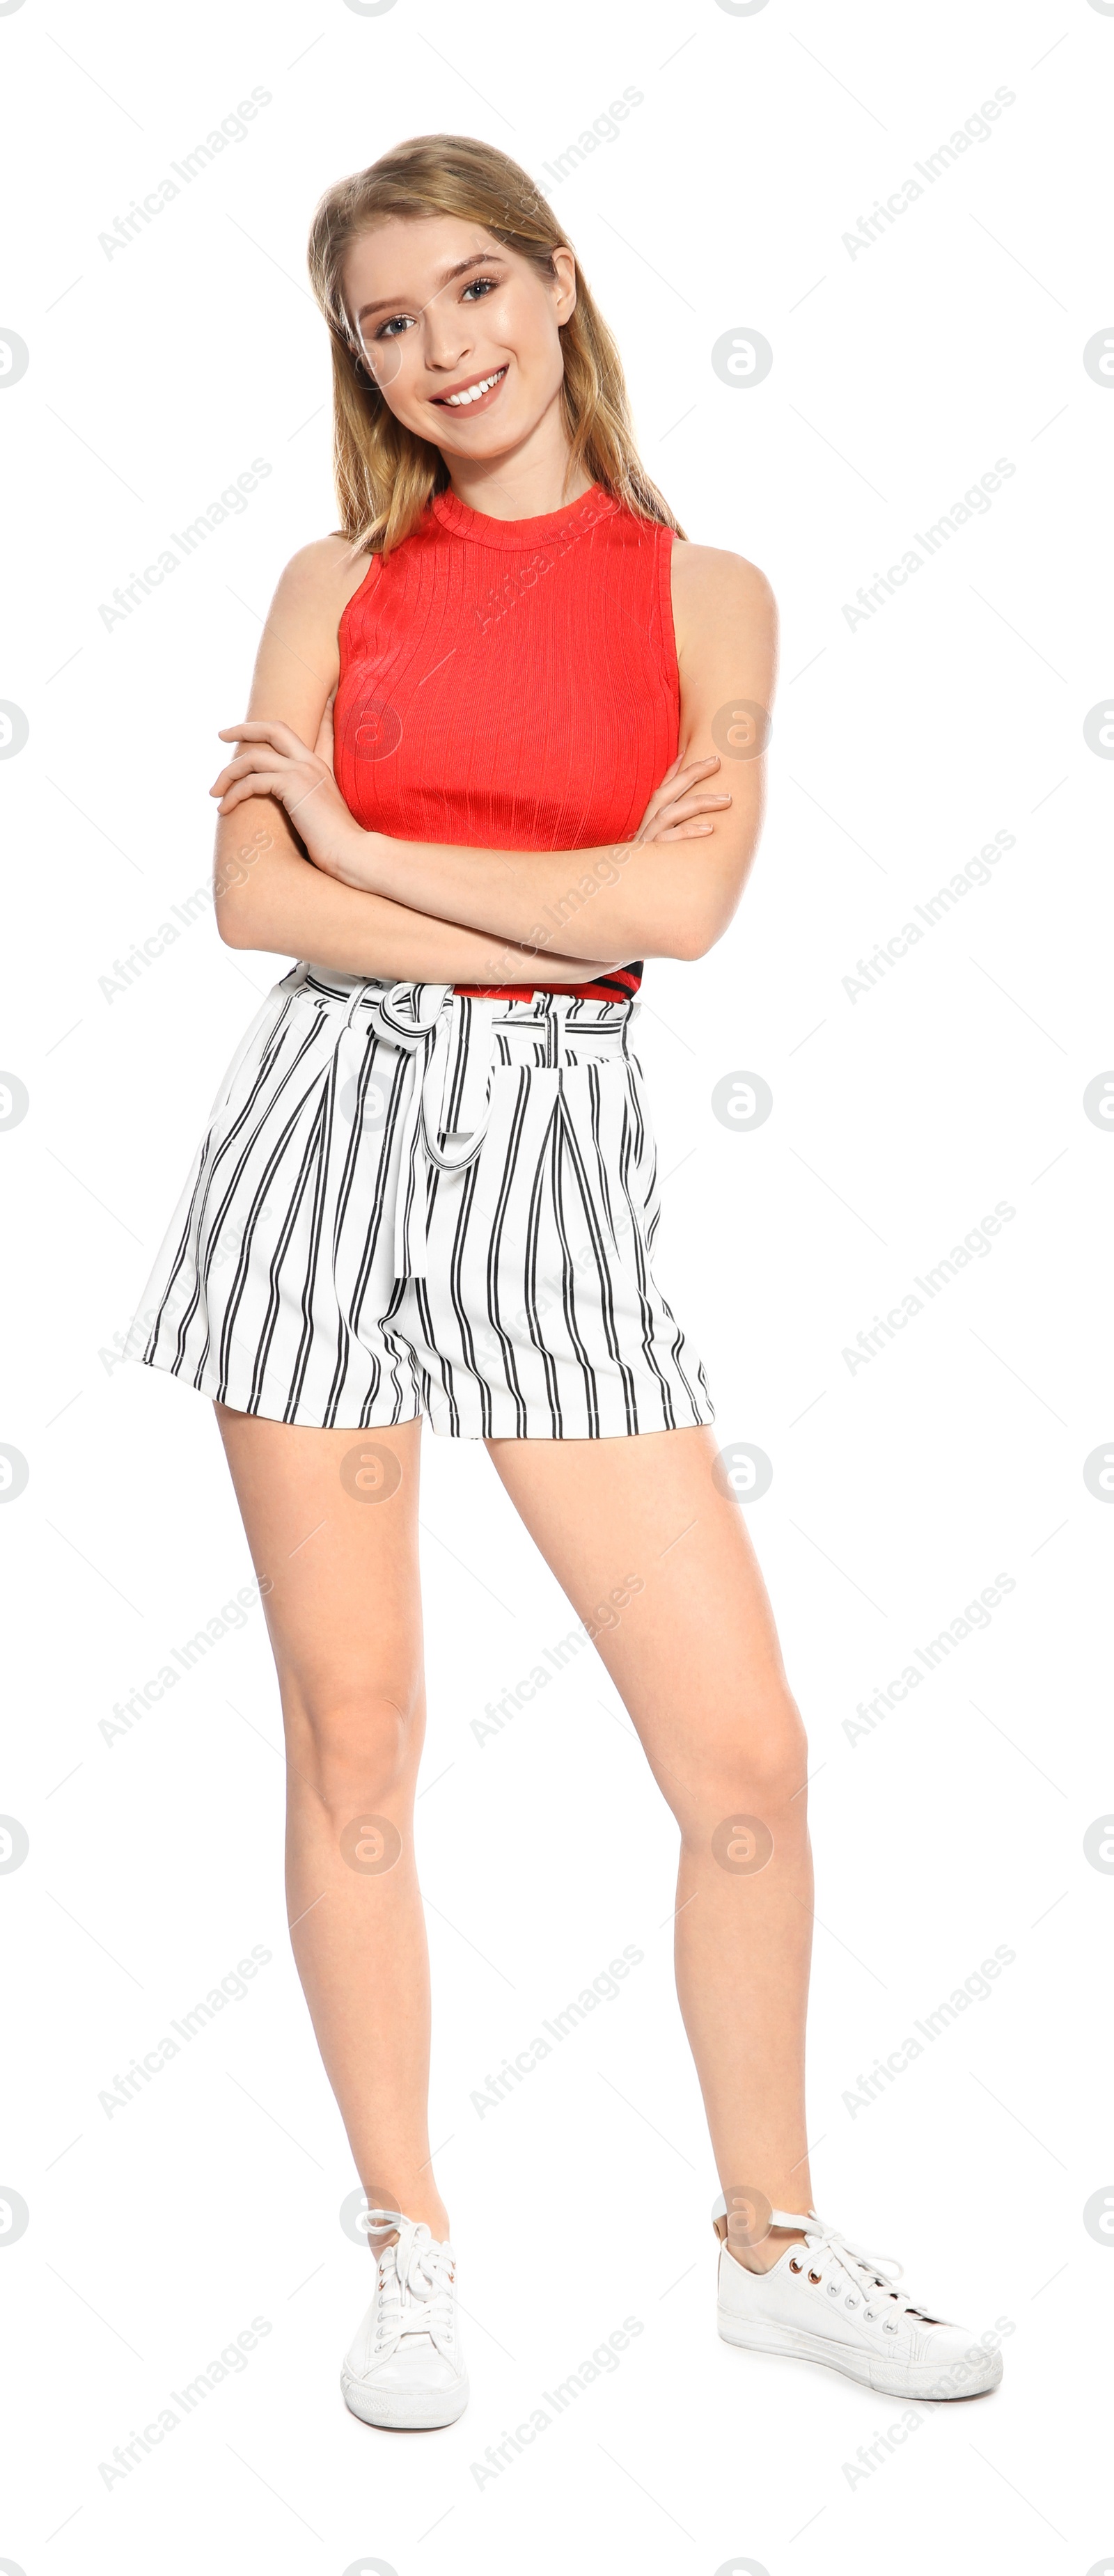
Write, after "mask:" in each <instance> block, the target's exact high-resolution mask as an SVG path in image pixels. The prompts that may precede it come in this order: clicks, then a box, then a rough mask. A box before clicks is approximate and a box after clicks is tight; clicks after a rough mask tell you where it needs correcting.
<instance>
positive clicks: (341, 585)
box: [272, 535, 372, 627]
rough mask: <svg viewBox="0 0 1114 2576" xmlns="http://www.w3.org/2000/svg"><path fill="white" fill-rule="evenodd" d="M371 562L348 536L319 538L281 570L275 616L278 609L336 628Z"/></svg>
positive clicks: (364, 578) (366, 573) (273, 605)
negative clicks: (342, 611) (342, 612)
mask: <svg viewBox="0 0 1114 2576" xmlns="http://www.w3.org/2000/svg"><path fill="white" fill-rule="evenodd" d="M371 561H372V558H371V556H370V555H368V554H366V553H362V552H357V549H356V548H355V546H353V545H352V544H351V543H350V541H349V539H348V538H347V537H342V536H339V535H334V536H330V537H315V538H314V540H313V543H312V544H311V545H308V546H300V547H299V549H298V552H297V554H296V555H291V558H290V561H289V563H288V564H287V566H286V568H285V570H284V572H282V573H281V575H280V577H279V581H278V586H277V588H276V591H275V596H274V600H273V602H272V615H273V614H274V611H275V610H276V609H278V610H282V611H284V612H285V613H287V614H293V615H295V616H299V617H305V618H307V619H309V620H311V621H312V622H313V623H315V624H316V623H324V624H325V625H326V626H330V627H335V625H336V622H337V619H338V617H339V616H340V612H341V610H342V609H343V608H344V607H345V606H346V605H347V602H348V601H349V600H350V599H351V598H353V596H354V595H355V593H356V591H358V590H359V588H360V586H361V584H362V583H363V582H365V581H366V579H367V576H368V572H369V570H370V567H371Z"/></svg>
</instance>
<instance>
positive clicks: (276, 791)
mask: <svg viewBox="0 0 1114 2576" xmlns="http://www.w3.org/2000/svg"><path fill="white" fill-rule="evenodd" d="M289 784H290V782H289V780H288V779H286V778H280V777H279V776H278V775H277V773H276V775H275V776H274V777H269V776H268V775H267V774H266V772H264V774H263V775H262V777H257V778H241V779H239V780H238V782H237V784H236V785H235V786H234V787H230V788H229V790H228V793H227V795H225V796H222V798H221V801H220V804H219V805H218V807H217V812H218V814H231V812H232V809H233V807H234V806H235V805H242V804H243V801H244V798H245V796H276V797H277V798H278V801H279V804H280V805H283V804H285V802H286V795H287V793H288V791H289Z"/></svg>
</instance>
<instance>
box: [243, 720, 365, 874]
mask: <svg viewBox="0 0 1114 2576" xmlns="http://www.w3.org/2000/svg"><path fill="white" fill-rule="evenodd" d="M218 740H219V741H221V742H238V743H240V744H241V745H242V746H243V748H242V750H241V751H240V753H239V756H238V758H237V759H235V760H231V761H229V763H228V767H227V768H226V769H222V770H221V773H220V776H219V778H217V779H215V780H214V782H213V785H212V787H211V788H210V790H209V794H210V795H211V796H218V797H219V798H220V803H219V805H218V807H217V812H218V813H219V814H231V813H233V812H234V811H235V808H236V806H237V805H239V804H241V803H242V802H243V800H244V798H245V797H248V796H274V797H277V799H278V802H279V804H280V805H283V806H285V808H286V811H287V813H288V815H289V817H290V820H291V822H292V823H293V825H294V827H295V830H296V831H297V832H299V833H300V835H301V837H302V840H303V841H304V842H305V845H306V848H307V850H308V852H309V855H310V858H311V859H312V861H313V864H314V867H315V868H320V869H321V871H322V874H323V875H324V876H330V877H337V878H339V880H340V882H341V884H342V885H358V884H361V883H363V882H364V879H363V878H362V877H361V876H360V875H359V874H358V873H357V874H351V873H350V870H351V869H352V868H353V866H354V865H355V864H356V860H357V850H358V847H359V846H360V845H361V844H363V843H364V842H365V841H366V839H367V834H366V833H364V832H362V831H361V830H360V826H359V824H358V823H357V822H356V821H355V819H354V817H353V815H352V814H351V813H350V812H349V809H348V807H347V805H346V804H345V802H344V798H343V796H342V795H341V792H340V789H339V787H338V786H337V783H336V780H335V778H334V777H333V772H332V766H331V755H332V720H331V705H330V706H329V707H327V708H326V710H325V714H324V716H323V717H322V720H321V728H320V731H319V733H318V737H317V749H316V751H311V750H310V749H309V747H308V744H306V743H304V742H301V741H300V740H299V738H298V735H297V734H296V733H295V732H294V729H293V727H292V726H291V725H286V724H278V723H270V722H266V723H264V722H262V721H260V722H251V721H247V722H245V723H243V724H238V725H228V726H226V728H225V730H224V731H223V732H222V733H221V734H220V735H219V736H218ZM322 755H324V756H322Z"/></svg>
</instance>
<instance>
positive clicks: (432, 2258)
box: [340, 2209, 468, 2432]
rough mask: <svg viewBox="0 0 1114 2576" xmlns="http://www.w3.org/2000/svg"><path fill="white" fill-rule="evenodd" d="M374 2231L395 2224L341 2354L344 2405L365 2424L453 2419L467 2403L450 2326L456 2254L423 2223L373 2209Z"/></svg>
mask: <svg viewBox="0 0 1114 2576" xmlns="http://www.w3.org/2000/svg"><path fill="white" fill-rule="evenodd" d="M369 2216H370V2219H371V2222H372V2225H373V2227H374V2228H376V2229H378V2228H385V2227H395V2228H397V2229H398V2235H397V2238H396V2241H395V2243H394V2244H393V2245H387V2246H385V2247H384V2249H383V2252H382V2253H381V2255H380V2257H379V2261H378V2265H377V2267H376V2275H375V2296H374V2298H373V2300H372V2302H371V2306H370V2308H369V2309H368V2312H367V2315H366V2317H365V2318H364V2321H363V2324H362V2325H361V2327H360V2330H359V2332H358V2334H357V2335H356V2338H355V2341H354V2342H353V2344H352V2345H351V2347H350V2349H349V2351H348V2352H346V2354H345V2356H344V2363H343V2367H342V2369H341V2374H340V2384H341V2388H342V2390H343V2393H344V2403H345V2405H346V2406H347V2407H349V2408H350V2410H351V2412H352V2414H353V2415H358V2416H359V2417H360V2418H361V2421H362V2422H363V2423H365V2424H380V2425H383V2426H385V2427H386V2428H388V2429H389V2430H391V2431H397V2432H419V2431H430V2430H432V2428H433V2427H434V2426H435V2425H438V2424H455V2422H456V2419H457V2416H458V2415H463V2413H464V2409H465V2407H466V2406H467V2404H468V2374H467V2372H466V2370H465V2368H464V2361H463V2356H462V2354H461V2350H460V2344H459V2342H458V2339H457V2330H456V2257H455V2255H454V2253H453V2249H452V2246H451V2245H450V2244H448V2242H446V2243H444V2244H439V2243H438V2241H437V2239H436V2237H434V2236H432V2235H431V2234H430V2231H429V2228H428V2227H427V2226H426V2225H425V2222H424V2220H423V2221H421V2222H420V2223H419V2222H418V2221H416V2220H415V2219H413V2218H404V2217H403V2215H402V2212H401V2210H397V2209H373V2210H371V2211H370V2212H369Z"/></svg>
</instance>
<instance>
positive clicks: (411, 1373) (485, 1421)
mask: <svg viewBox="0 0 1114 2576" xmlns="http://www.w3.org/2000/svg"><path fill="white" fill-rule="evenodd" d="M638 1008H639V1005H638V1004H637V1002H633V1001H624V1002H619V1001H616V1002H607V1001H601V1000H594V999H593V1000H588V999H584V998H579V997H578V998H575V999H570V998H567V997H565V996H562V995H552V994H545V993H536V994H535V995H534V997H533V999H532V1000H531V1001H529V1002H511V1001H505V1000H493V999H481V998H479V997H476V996H471V995H463V994H454V993H453V992H452V990H451V988H449V987H446V986H434V985H394V986H392V985H389V984H386V983H379V982H369V981H366V980H364V979H363V978H360V977H356V976H343V975H332V974H325V973H323V972H322V971H320V970H318V969H315V968H312V967H306V966H300V967H297V968H295V969H294V971H293V973H292V974H291V975H289V976H287V977H286V978H285V979H284V980H283V982H282V983H281V984H278V985H276V986H275V989H274V991H273V992H272V993H271V994H270V995H269V996H268V998H267V1001H266V1002H265V1003H264V1005H263V1008H262V1010H261V1011H260V1012H259V1014H258V1016H257V1018H256V1020H255V1021H254V1023H253V1025H252V1027H251V1028H250V1029H249V1030H248V1032H247V1034H246V1036H245V1038H244V1040H243V1042H242V1044H241V1046H240V1048H239V1050H238V1053H237V1055H236V1056H235V1058H234V1059H233V1062H232V1065H231V1066H230V1068H229V1071H228V1074H227V1075H226V1077H225V1080H224V1082H223V1084H222V1086H221V1090H220V1093H219V1094H218V1098H217V1101H216V1103H215V1105H214V1109H213V1114H212V1117H211V1119H210V1123H209V1126H208V1128H207V1130H206V1133H205V1135H204V1137H203V1139H202V1142H201V1145H200V1146H199V1148H198V1153H197V1156H196V1159H195V1163H194V1168H193V1170H192V1172H191V1173H190V1177H189V1180H188V1182H187V1184H186V1188H185V1190H184V1192H183V1195H182V1200H181V1203H180V1206H179V1208H178V1210H177V1212H176V1214H175V1217H174V1221H173V1224H172V1225H171V1227H170V1230H169V1232H168V1234H167V1237H166V1241H165V1243H164V1245H163V1248H162V1251H161V1253H160V1255H159V1259H158V1261H157V1263H156V1265H155V1269H154V1272H153V1274H152V1277H151V1280H150V1281H149V1283H148V1287H147V1290H146V1294H145V1297H144V1301H143V1305H142V1307H141V1310H140V1314H139V1316H137V1318H136V1322H135V1323H134V1325H133V1327H132V1333H131V1337H130V1340H129V1345H128V1349H129V1356H130V1357H133V1358H135V1359H139V1360H142V1361H143V1362H144V1363H145V1364H146V1365H147V1366H149V1367H154V1368H163V1369H168V1370H170V1371H171V1372H172V1373H173V1374H174V1375H175V1376H178V1377H181V1378H183V1379H185V1380H186V1381H187V1382H188V1383H189V1384H190V1385H191V1386H194V1387H196V1388H198V1389H199V1390H200V1391H201V1392H202V1393H203V1394H206V1395H210V1396H215V1397H218V1398H219V1399H220V1400H221V1402H222V1403H224V1404H227V1405H230V1406H231V1407H232V1408H233V1409H234V1410H235V1411H237V1412H243V1413H256V1414H263V1415H265V1416H267V1417H268V1418H269V1419H271V1420H273V1421H281V1422H298V1423H312V1424H317V1425H320V1426H322V1427H330V1426H337V1427H341V1428H345V1429H353V1430H356V1429H360V1430H364V1429H373V1428H375V1427H383V1426H385V1425H387V1424H390V1423H397V1422H402V1421H407V1420H409V1419H411V1418H412V1417H413V1416H414V1415H415V1414H418V1413H424V1414H426V1415H428V1417H429V1419H430V1422H431V1424H432V1427H433V1429H434V1430H435V1431H438V1432H442V1433H444V1434H446V1435H448V1436H449V1437H450V1438H456V1439H479V1438H482V1437H484V1436H489V1437H494V1438H517V1439H566V1440H568V1439H597V1438H603V1437H613V1436H618V1435H622V1434H630V1433H637V1432H644V1431H661V1430H671V1429H675V1428H677V1427H678V1426H680V1425H682V1424H691V1423H695V1422H710V1421H711V1420H712V1419H713V1407H712V1404H711V1401H710V1398H709V1395H708V1388H707V1383H706V1380H705V1376H704V1371H703V1368H702V1367H701V1364H700V1361H699V1359H698V1358H697V1356H696V1353H695V1352H694V1351H693V1350H692V1348H691V1346H690V1345H689V1344H688V1342H687V1341H686V1338H685V1335H684V1333H683V1331H682V1329H681V1327H680V1325H679V1324H678V1323H677V1321H676V1318H675V1316H674V1314H673V1312H672V1309H671V1308H670V1307H669V1306H668V1305H667V1303H666V1300H665V1298H664V1297H663V1296H662V1293H661V1290H660V1289H659V1287H658V1286H657V1283H656V1281H655V1280H654V1277H653V1273H652V1269H651V1249H652V1245H653V1240H654V1235H655V1233H656V1230H657V1224H658V1218H659V1214H660V1209H659V1201H658V1183H657V1157H656V1152H655V1148H654V1141H653V1134H652V1128H651V1123H650V1119H649V1116H648V1111H647V1104H646V1097H645V1088H644V1083H643V1077H642V1069H641V1066H640V1065H639V1063H638V1059H637V1057H636V1056H634V1055H633V1054H632V1053H631V1050H630V1028H631V1022H632V1020H633V1018H634V1016H635V1014H636V1012H637V1010H638Z"/></svg>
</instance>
